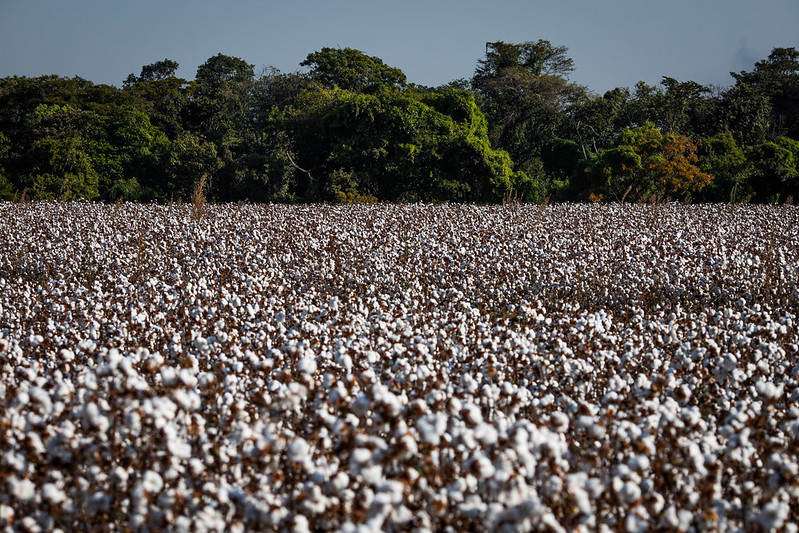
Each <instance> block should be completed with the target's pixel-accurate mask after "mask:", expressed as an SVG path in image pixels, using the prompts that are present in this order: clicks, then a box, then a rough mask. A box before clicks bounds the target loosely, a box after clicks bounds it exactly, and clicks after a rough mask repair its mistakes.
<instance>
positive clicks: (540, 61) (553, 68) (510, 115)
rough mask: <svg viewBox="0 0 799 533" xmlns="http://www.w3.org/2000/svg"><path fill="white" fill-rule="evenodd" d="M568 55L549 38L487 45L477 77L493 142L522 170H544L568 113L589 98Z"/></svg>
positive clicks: (475, 75)
mask: <svg viewBox="0 0 799 533" xmlns="http://www.w3.org/2000/svg"><path fill="white" fill-rule="evenodd" d="M566 51H567V49H566V48H565V47H563V46H553V45H552V44H551V43H549V41H545V40H543V39H541V40H538V41H536V42H525V43H521V44H509V43H505V42H502V41H497V42H493V43H487V44H486V57H485V58H484V59H482V60H480V61H479V62H478V66H477V69H476V71H475V74H474V77H473V78H472V85H473V87H474V89H475V90H476V91H477V92H478V94H479V95H480V96H481V106H482V108H483V110H484V111H485V113H486V116H487V117H488V120H489V135H490V138H491V141H492V142H493V143H494V144H495V146H498V147H500V148H502V149H504V150H507V151H508V152H509V153H510V155H511V158H512V159H513V160H514V161H515V162H516V163H517V165H518V166H519V168H520V169H522V170H527V171H531V170H532V169H533V168H535V167H536V166H537V165H538V158H539V156H540V148H541V146H542V144H543V143H545V142H547V141H549V140H550V139H552V138H553V137H555V136H556V133H557V132H558V130H559V127H560V122H561V119H562V118H563V117H564V116H565V115H564V112H565V110H566V109H568V108H569V107H570V106H571V105H572V104H574V103H575V102H577V101H580V100H582V99H583V98H585V96H586V94H587V91H586V89H585V88H584V87H581V86H579V85H576V84H573V83H570V82H569V81H568V79H567V78H566V75H567V74H568V73H569V72H571V71H572V70H573V62H572V60H571V59H570V58H568V57H567V56H566Z"/></svg>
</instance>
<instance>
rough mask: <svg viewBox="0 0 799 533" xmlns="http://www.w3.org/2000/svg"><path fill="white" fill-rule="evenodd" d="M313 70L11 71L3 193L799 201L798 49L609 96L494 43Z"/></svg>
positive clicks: (552, 57) (338, 54)
mask: <svg viewBox="0 0 799 533" xmlns="http://www.w3.org/2000/svg"><path fill="white" fill-rule="evenodd" d="M301 65H302V66H303V67H307V70H306V71H303V72H295V73H288V74H283V73H281V72H279V71H278V70H276V69H274V68H272V69H267V70H265V71H264V73H263V74H261V75H260V76H258V77H256V76H255V73H254V70H253V65H251V64H249V63H247V62H246V61H244V60H242V59H239V58H236V57H231V56H226V55H223V54H217V55H215V56H213V57H211V58H209V59H208V60H207V61H206V62H205V63H203V64H202V65H200V67H199V68H198V69H197V74H196V79H195V80H193V81H187V80H183V79H180V78H177V77H176V75H175V74H176V72H177V68H178V64H177V63H176V62H174V61H172V60H169V59H164V60H162V61H157V62H155V63H152V64H149V65H145V66H143V67H142V68H141V72H140V74H139V75H138V76H136V75H133V74H131V75H130V76H128V78H127V79H126V80H125V82H124V85H123V88H122V89H118V88H116V87H112V86H108V85H95V84H93V83H91V82H89V81H87V80H84V79H81V78H77V77H76V78H62V77H58V76H43V77H39V78H25V77H12V78H3V79H0V199H13V198H15V197H17V198H18V197H20V195H21V194H22V192H23V191H25V190H27V191H28V192H27V194H28V195H33V196H34V197H36V198H41V199H50V200H57V199H62V198H78V197H83V198H89V199H96V200H104V201H114V200H117V199H125V200H159V201H169V200H170V199H175V200H188V199H189V198H190V197H191V194H192V191H194V190H195V188H196V187H197V184H198V183H203V186H204V187H203V193H204V194H205V195H206V196H207V197H208V198H209V199H210V200H212V201H236V200H250V201H329V202H368V201H420V200H421V201H442V200H444V201H470V202H486V201H488V202H499V201H502V200H503V198H511V197H513V198H519V199H522V200H524V201H543V200H544V199H546V198H554V199H556V200H585V199H593V200H598V199H601V200H606V201H614V200H615V201H620V200H622V199H624V200H635V201H643V200H646V199H658V198H666V197H671V198H681V199H684V200H688V199H693V200H700V201H729V200H730V199H732V200H735V201H747V200H749V199H752V200H754V201H763V202H767V201H775V200H778V199H779V200H784V199H786V198H787V197H788V196H790V195H794V196H797V195H799V188H798V187H797V181H799V178H797V168H796V162H797V161H799V148H798V147H799V142H797V141H796V140H795V139H797V138H799V125H798V123H799V119H798V118H797V117H798V116H799V111H798V110H797V102H798V101H799V52H797V51H796V50H795V49H793V48H775V49H774V50H773V51H772V53H771V54H770V55H769V57H768V58H767V59H764V60H762V61H758V62H757V63H755V65H754V69H753V70H752V71H750V72H741V73H738V74H733V76H734V79H735V85H734V86H732V87H730V88H729V89H720V90H718V91H717V92H715V93H711V92H710V91H709V90H708V89H707V88H706V87H703V86H701V85H699V84H697V83H695V82H692V81H677V80H675V79H673V78H669V77H664V78H663V79H662V82H661V83H660V85H659V86H650V85H647V84H646V83H643V82H639V83H638V84H636V85H635V87H634V88H633V89H632V90H631V89H626V88H617V89H614V90H612V91H608V92H607V93H605V94H604V95H603V96H601V97H600V96H596V95H592V94H590V93H589V92H588V91H587V90H586V89H585V88H584V87H581V86H579V85H576V84H574V83H571V82H570V81H569V80H568V77H567V76H568V74H569V73H570V72H571V71H572V70H573V68H574V65H573V62H572V60H571V59H570V58H569V57H568V55H567V49H566V48H565V47H563V46H554V45H552V44H551V43H549V42H548V41H545V40H538V41H527V42H523V43H519V44H512V43H505V42H502V41H496V42H491V43H487V45H486V54H485V57H484V58H482V59H480V60H479V61H478V62H477V68H476V70H475V73H474V76H473V77H472V78H471V80H455V81H453V82H451V83H449V84H445V85H442V86H440V87H438V88H430V87H421V86H418V85H414V84H410V83H408V81H407V79H406V76H405V74H404V73H403V72H402V71H401V70H399V69H397V68H394V67H391V66H389V65H386V64H385V63H384V62H383V61H382V60H381V59H380V58H377V57H373V56H369V55H366V54H364V53H363V52H361V51H358V50H354V49H351V48H344V49H342V48H322V49H321V50H318V51H315V52H313V53H311V54H309V55H308V56H307V58H306V59H305V61H303V62H302V63H301Z"/></svg>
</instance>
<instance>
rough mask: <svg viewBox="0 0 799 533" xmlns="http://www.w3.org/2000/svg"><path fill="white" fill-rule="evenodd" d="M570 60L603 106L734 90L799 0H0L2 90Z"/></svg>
mask: <svg viewBox="0 0 799 533" xmlns="http://www.w3.org/2000/svg"><path fill="white" fill-rule="evenodd" d="M538 39H547V40H549V41H550V42H551V43H552V44H555V45H563V46H566V47H568V49H569V56H570V57H572V58H573V59H574V63H575V67H576V70H575V72H574V73H573V74H572V75H571V79H572V80H573V81H576V82H578V83H581V84H583V85H586V86H588V87H589V88H590V89H591V90H593V91H594V92H597V93H600V94H601V93H603V92H604V91H606V90H608V89H612V88H614V87H631V86H633V85H634V84H635V83H636V82H637V81H638V80H643V81H646V82H647V83H650V84H657V83H659V82H660V79H661V77H662V76H671V77H673V78H677V79H678V80H680V81H688V80H693V81H696V82H698V83H702V84H708V85H710V84H715V85H722V86H727V85H730V84H731V83H732V79H731V77H730V75H729V72H730V71H739V70H751V68H752V66H753V64H754V62H755V61H757V60H760V59H763V58H765V57H767V56H768V54H769V52H770V51H771V50H772V48H774V47H794V48H797V49H799V0H757V1H755V0H668V1H663V0H539V1H534V0H527V1H523V0H492V1H489V0H482V1H479V2H478V1H473V0H460V1H455V0H424V1H422V0H403V1H383V0H363V1H362V0H341V1H335V0H305V1H303V0H296V1H294V0H283V1H269V0H262V1H255V0H247V1H245V0H240V1H237V0H229V1H221V0H194V1H178V0H130V1H125V0H0V77H5V76H12V75H21V76H38V75H44V74H59V75H62V76H81V77H83V78H86V79H88V80H91V81H93V82H95V83H108V84H113V85H121V83H122V81H123V80H124V79H125V77H126V76H127V75H128V74H130V73H135V74H137V75H138V74H139V71H140V70H141V67H142V66H143V65H146V64H149V63H153V62H155V61H158V60H161V59H164V58H169V59H173V60H175V61H177V62H178V63H179V64H180V70H179V71H178V75H180V76H182V77H184V78H187V79H194V75H195V73H196V70H197V67H198V66H199V65H200V64H202V63H203V62H204V61H205V60H206V59H208V58H209V57H211V56H213V55H216V54H217V53H220V52H221V53H224V54H228V55H232V56H236V57H240V58H242V59H244V60H245V61H247V62H248V63H252V64H254V65H255V67H256V72H258V70H259V69H260V68H261V67H265V66H275V67H277V68H279V69H280V70H281V71H283V72H293V71H297V70H299V69H300V67H299V63H300V61H302V60H303V59H304V58H305V56H307V55H308V53H310V52H313V51H314V50H318V49H320V48H322V47H323V46H330V47H342V48H343V47H352V48H357V49H359V50H361V51H363V52H365V53H367V54H369V55H373V56H377V57H380V58H381V59H382V60H383V61H384V62H386V63H387V64H389V65H391V66H394V67H398V68H400V69H402V70H403V71H404V72H405V74H406V75H407V76H408V80H409V81H411V82H415V83H418V84H423V85H433V86H435V85H440V84H443V83H446V82H449V81H452V80H454V79H457V78H469V77H471V76H472V74H473V73H474V68H475V66H476V64H477V61H478V60H479V59H480V58H482V57H483V56H484V54H485V43H486V42H487V41H497V40H502V41H506V42H513V43H518V42H524V41H535V40H538Z"/></svg>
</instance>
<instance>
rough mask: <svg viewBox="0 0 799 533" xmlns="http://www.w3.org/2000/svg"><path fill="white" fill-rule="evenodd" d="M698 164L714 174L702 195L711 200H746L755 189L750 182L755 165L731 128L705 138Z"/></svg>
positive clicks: (701, 143)
mask: <svg viewBox="0 0 799 533" xmlns="http://www.w3.org/2000/svg"><path fill="white" fill-rule="evenodd" d="M697 156H698V158H699V161H698V165H699V168H701V169H702V171H703V172H706V173H707V174H710V175H712V176H713V181H712V182H711V183H710V185H709V186H708V187H706V188H705V189H704V190H703V191H702V193H701V196H700V199H701V200H702V201H709V202H733V203H734V202H746V201H748V200H749V199H750V198H751V197H752V196H753V195H754V190H753V189H752V188H751V186H750V184H749V175H750V174H751V164H750V163H749V161H748V159H747V158H746V152H744V150H743V149H742V148H741V147H740V146H738V143H736V142H735V138H734V137H733V135H732V133H731V132H729V131H726V132H723V133H719V134H718V135H715V136H713V137H709V138H706V139H703V140H702V141H701V142H700V143H699V146H698V150H697Z"/></svg>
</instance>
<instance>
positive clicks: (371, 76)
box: [300, 48, 406, 93]
mask: <svg viewBox="0 0 799 533" xmlns="http://www.w3.org/2000/svg"><path fill="white" fill-rule="evenodd" d="M300 65H302V66H304V67H310V69H311V72H310V74H311V78H312V79H314V80H315V81H317V82H319V83H321V84H322V85H324V86H325V87H331V88H332V87H338V88H339V89H344V90H346V91H352V92H367V93H374V92H377V91H380V90H383V89H386V88H395V89H402V88H404V87H405V82H406V79H405V74H403V72H402V71H401V70H399V69H397V68H394V67H389V66H388V65H386V64H384V63H383V61H382V60H381V59H380V58H377V57H372V56H368V55H366V54H364V53H363V52H361V51H359V50H354V49H352V48H343V49H342V48H322V49H321V50H319V51H317V52H313V53H310V54H308V57H307V58H306V59H305V61H303V62H302V63H300Z"/></svg>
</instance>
